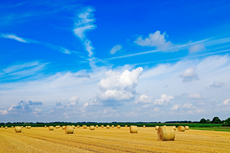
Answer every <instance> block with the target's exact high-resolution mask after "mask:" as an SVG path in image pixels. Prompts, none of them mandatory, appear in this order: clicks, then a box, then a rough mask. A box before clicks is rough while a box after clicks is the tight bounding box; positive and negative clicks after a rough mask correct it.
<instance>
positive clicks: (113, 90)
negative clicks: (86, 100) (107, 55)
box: [97, 67, 143, 102]
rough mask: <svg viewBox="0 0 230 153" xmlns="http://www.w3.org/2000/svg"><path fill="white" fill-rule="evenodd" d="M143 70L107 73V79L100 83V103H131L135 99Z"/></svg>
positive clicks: (98, 96)
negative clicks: (136, 88)
mask: <svg viewBox="0 0 230 153" xmlns="http://www.w3.org/2000/svg"><path fill="white" fill-rule="evenodd" d="M142 71H143V68H141V67H139V68H136V69H133V70H132V71H129V70H125V71H123V72H122V73H120V72H116V71H109V72H107V74H106V75H107V78H105V79H101V80H100V82H99V87H100V92H99V93H98V94H97V99H98V100H100V101H104V102H106V101H117V102H118V101H129V100H132V99H134V97H135V93H136V91H135V87H136V86H137V84H138V79H139V76H140V75H141V74H142Z"/></svg>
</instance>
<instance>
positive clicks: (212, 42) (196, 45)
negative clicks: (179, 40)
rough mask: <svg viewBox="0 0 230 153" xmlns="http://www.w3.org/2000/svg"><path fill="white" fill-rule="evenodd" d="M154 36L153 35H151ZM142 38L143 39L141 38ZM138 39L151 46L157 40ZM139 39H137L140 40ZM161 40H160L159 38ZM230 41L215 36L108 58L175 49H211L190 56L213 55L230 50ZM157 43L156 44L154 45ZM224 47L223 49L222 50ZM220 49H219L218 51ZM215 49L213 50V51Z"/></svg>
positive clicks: (193, 50)
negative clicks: (214, 37)
mask: <svg viewBox="0 0 230 153" xmlns="http://www.w3.org/2000/svg"><path fill="white" fill-rule="evenodd" d="M151 37H153V36H151ZM139 38H141V39H139ZM139 38H138V39H139V40H140V41H139V43H141V44H142V46H149V47H151V44H152V47H154V46H155V47H156V43H157V42H158V41H156V42H154V43H152V41H153V40H152V39H153V38H152V39H151V38H150V37H147V38H145V39H146V40H147V41H145V39H143V38H142V37H139ZM138 39H137V40H138ZM137 40H136V41H134V43H137V42H138V41H137ZM159 41H160V40H159ZM160 42H161V43H159V44H164V43H167V41H166V40H165V39H162V38H161V41H160ZM228 43H230V37H226V38H218V39H213V38H208V39H203V40H199V41H195V42H191V41H190V42H188V43H185V44H171V45H168V47H166V48H167V49H166V48H165V50H162V49H159V47H158V48H156V49H154V50H149V51H143V52H138V53H132V54H127V55H122V56H115V57H111V58H108V60H114V59H121V58H128V57H133V56H139V55H145V54H151V53H156V52H162V51H164V52H173V51H181V50H188V51H189V52H190V53H197V52H200V51H209V52H205V53H204V54H203V55H200V54H198V55H195V56H190V57H199V56H206V55H212V54H217V53H223V52H229V51H230V50H229V49H227V48H229V46H228V45H226V44H228ZM147 44H149V45H147ZM153 44H155V45H153ZM223 44H225V46H222V47H221V48H216V47H217V46H218V45H223ZM166 46H167V45H166ZM211 46H213V48H212V49H209V50H208V49H207V47H211ZM221 49H223V50H221ZM216 50H219V51H216ZM211 51H213V52H211Z"/></svg>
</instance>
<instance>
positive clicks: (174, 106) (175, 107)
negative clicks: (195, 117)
mask: <svg viewBox="0 0 230 153" xmlns="http://www.w3.org/2000/svg"><path fill="white" fill-rule="evenodd" d="M179 107H180V105H177V104H175V105H173V107H172V108H170V109H171V110H178V108H179Z"/></svg>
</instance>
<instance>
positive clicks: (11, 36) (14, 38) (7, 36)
mask: <svg viewBox="0 0 230 153" xmlns="http://www.w3.org/2000/svg"><path fill="white" fill-rule="evenodd" d="M0 37H2V38H8V39H13V40H16V41H19V42H22V43H29V42H28V41H27V40H25V39H23V38H20V37H18V36H16V35H13V34H1V35H0Z"/></svg>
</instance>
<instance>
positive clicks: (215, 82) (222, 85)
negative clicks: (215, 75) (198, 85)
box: [210, 81, 225, 88]
mask: <svg viewBox="0 0 230 153" xmlns="http://www.w3.org/2000/svg"><path fill="white" fill-rule="evenodd" d="M224 85H225V83H224V82H218V81H214V82H213V83H212V84H211V85H210V87H213V88H222V87H224Z"/></svg>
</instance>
